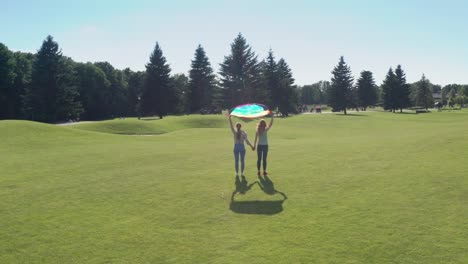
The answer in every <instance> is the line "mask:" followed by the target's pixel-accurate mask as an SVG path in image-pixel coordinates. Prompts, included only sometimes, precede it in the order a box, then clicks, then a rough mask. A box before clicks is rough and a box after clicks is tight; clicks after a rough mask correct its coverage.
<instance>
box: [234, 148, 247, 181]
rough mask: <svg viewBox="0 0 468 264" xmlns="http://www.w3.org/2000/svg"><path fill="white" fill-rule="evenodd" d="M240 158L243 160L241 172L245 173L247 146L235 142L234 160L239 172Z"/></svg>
mask: <svg viewBox="0 0 468 264" xmlns="http://www.w3.org/2000/svg"><path fill="white" fill-rule="evenodd" d="M239 158H240V161H241V172H242V173H244V168H245V146H244V144H235V145H234V160H235V164H234V166H235V168H236V173H237V174H239Z"/></svg>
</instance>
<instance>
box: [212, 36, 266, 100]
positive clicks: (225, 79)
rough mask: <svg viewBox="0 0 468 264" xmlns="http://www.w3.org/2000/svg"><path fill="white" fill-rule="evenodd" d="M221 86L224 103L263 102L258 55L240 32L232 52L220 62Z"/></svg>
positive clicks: (232, 46) (232, 45)
mask: <svg viewBox="0 0 468 264" xmlns="http://www.w3.org/2000/svg"><path fill="white" fill-rule="evenodd" d="M220 67H221V69H220V72H219V74H220V75H221V86H222V88H223V89H224V101H225V103H224V105H225V106H226V107H233V106H236V105H238V104H241V103H248V102H254V101H258V102H262V101H263V100H264V98H262V96H263V95H264V91H262V89H263V87H262V85H261V79H260V77H259V76H260V74H259V73H260V69H259V63H258V61H257V55H255V53H254V52H253V51H252V49H251V47H250V46H249V45H248V44H247V41H246V39H245V38H244V37H243V36H242V34H240V33H239V35H238V36H237V37H236V38H235V39H234V41H233V43H232V44H231V54H229V55H228V56H225V57H224V61H223V63H221V64H220Z"/></svg>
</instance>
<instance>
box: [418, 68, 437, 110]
mask: <svg viewBox="0 0 468 264" xmlns="http://www.w3.org/2000/svg"><path fill="white" fill-rule="evenodd" d="M415 102H416V105H418V106H422V107H424V108H426V110H427V109H428V108H429V106H431V105H433V104H434V100H433V98H432V89H431V83H430V82H429V80H428V79H426V76H425V75H424V74H423V75H422V77H421V80H419V81H418V82H417V83H416V91H415Z"/></svg>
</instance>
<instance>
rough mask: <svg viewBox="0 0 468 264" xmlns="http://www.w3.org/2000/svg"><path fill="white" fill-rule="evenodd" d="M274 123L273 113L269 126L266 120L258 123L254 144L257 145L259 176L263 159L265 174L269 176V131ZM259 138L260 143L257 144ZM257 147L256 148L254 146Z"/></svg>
mask: <svg viewBox="0 0 468 264" xmlns="http://www.w3.org/2000/svg"><path fill="white" fill-rule="evenodd" d="M272 125H273V114H271V121H270V124H269V125H268V126H266V122H265V120H263V119H262V120H260V123H258V125H257V133H256V134H255V141H254V146H257V171H258V172H257V176H260V163H261V161H262V159H263V176H267V175H268V173H267V171H266V167H267V156H268V136H267V132H268V130H270V128H271V126H272ZM257 139H258V145H257ZM254 149H255V148H254Z"/></svg>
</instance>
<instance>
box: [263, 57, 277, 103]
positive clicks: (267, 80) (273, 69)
mask: <svg viewBox="0 0 468 264" xmlns="http://www.w3.org/2000/svg"><path fill="white" fill-rule="evenodd" d="M260 68H261V76H262V86H263V87H264V91H265V92H266V93H265V95H264V99H263V100H262V101H263V103H264V104H266V105H268V106H269V107H270V109H276V108H277V107H278V105H279V101H280V91H279V78H278V64H277V63H276V61H275V57H274V55H273V51H272V50H271V49H270V51H269V52H268V57H267V58H266V60H265V61H263V62H262V63H261V67H260Z"/></svg>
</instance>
